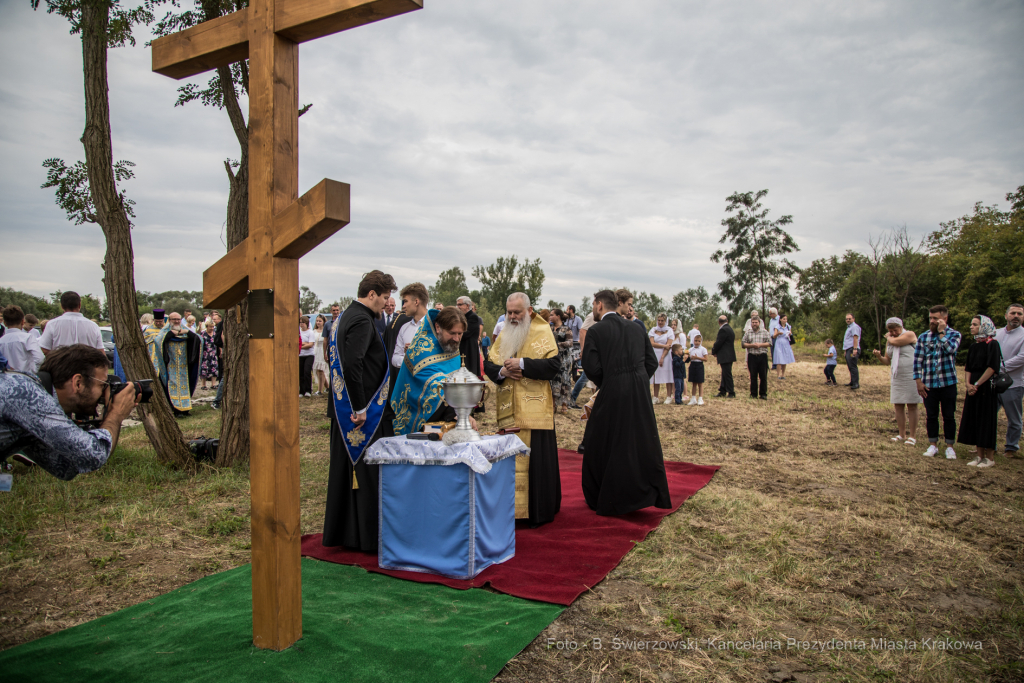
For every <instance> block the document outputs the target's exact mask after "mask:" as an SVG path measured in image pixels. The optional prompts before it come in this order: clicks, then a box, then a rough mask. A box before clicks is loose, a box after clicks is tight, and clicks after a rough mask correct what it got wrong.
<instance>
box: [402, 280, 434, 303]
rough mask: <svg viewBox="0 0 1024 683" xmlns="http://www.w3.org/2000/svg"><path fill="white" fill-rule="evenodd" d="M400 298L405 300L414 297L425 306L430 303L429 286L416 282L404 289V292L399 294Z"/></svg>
mask: <svg viewBox="0 0 1024 683" xmlns="http://www.w3.org/2000/svg"><path fill="white" fill-rule="evenodd" d="M398 296H399V297H401V298H403V299H404V298H405V297H407V296H414V297H416V298H417V299H419V301H420V303H421V304H423V305H424V306H426V305H427V302H429V301H430V294H429V293H428V292H427V286H426V285H424V284H423V283H422V282H414V283H412V284H411V285H406V286H405V287H402V291H401V292H399V293H398Z"/></svg>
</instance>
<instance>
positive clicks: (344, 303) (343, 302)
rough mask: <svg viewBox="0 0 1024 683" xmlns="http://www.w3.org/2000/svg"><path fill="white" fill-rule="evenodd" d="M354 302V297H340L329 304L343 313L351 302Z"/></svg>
mask: <svg viewBox="0 0 1024 683" xmlns="http://www.w3.org/2000/svg"><path fill="white" fill-rule="evenodd" d="M355 300H356V298H355V297H354V296H341V297H338V298H337V299H336V300H335V301H334V303H332V304H331V306H338V307H340V308H341V310H342V312H344V311H345V309H346V308H348V307H349V306H350V305H351V304H352V302H353V301H355ZM328 308H329V307H328Z"/></svg>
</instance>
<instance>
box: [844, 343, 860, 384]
mask: <svg viewBox="0 0 1024 683" xmlns="http://www.w3.org/2000/svg"><path fill="white" fill-rule="evenodd" d="M859 359H860V358H859V355H858V356H855V355H853V349H846V369H847V370H849V371H850V386H852V387H859V386H860V370H859V369H858V368H857V361H858V360H859Z"/></svg>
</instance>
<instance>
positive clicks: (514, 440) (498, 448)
mask: <svg viewBox="0 0 1024 683" xmlns="http://www.w3.org/2000/svg"><path fill="white" fill-rule="evenodd" d="M529 453H530V449H529V448H527V447H526V444H524V443H523V442H522V440H520V438H519V437H518V436H516V435H515V434H505V435H504V436H485V437H482V438H481V440H480V441H470V442H466V443H457V444H453V445H451V446H446V445H444V443H442V442H441V441H420V440H418V439H407V438H405V437H404V436H392V437H388V438H386V439H379V440H377V442H376V443H374V444H373V445H371V446H370V447H369V448H368V449H367V450H366V453H365V454H364V455H363V460H364V461H366V463H367V464H369V465H456V464H459V463H462V464H463V465H466V466H468V467H469V468H470V469H471V470H473V471H474V472H476V473H477V474H487V473H488V472H490V471H491V464H492V463H496V462H498V461H499V460H504V459H505V458H510V457H512V456H513V455H528V454H529Z"/></svg>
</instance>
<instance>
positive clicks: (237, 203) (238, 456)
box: [216, 65, 249, 467]
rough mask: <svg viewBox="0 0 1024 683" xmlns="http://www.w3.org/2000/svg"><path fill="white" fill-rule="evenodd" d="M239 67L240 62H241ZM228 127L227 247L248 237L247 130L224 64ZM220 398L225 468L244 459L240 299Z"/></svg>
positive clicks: (244, 333)
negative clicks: (235, 149)
mask: <svg viewBox="0 0 1024 683" xmlns="http://www.w3.org/2000/svg"><path fill="white" fill-rule="evenodd" d="M243 68H244V65H243ZM217 73H218V75H219V76H220V82H221V88H222V90H223V92H224V107H225V108H226V109H227V112H228V118H229V119H230V120H231V127H232V129H233V130H234V132H235V137H236V138H237V139H238V145H239V147H240V148H241V157H240V158H239V165H238V172H237V173H232V171H231V164H230V163H228V162H225V163H224V167H225V169H226V170H227V173H228V180H229V183H230V189H229V191H228V216H227V241H228V251H231V250H232V249H234V248H235V247H236V246H238V245H239V244H241V243H243V242H244V241H245V240H246V239H248V237H249V130H248V127H247V126H246V124H245V118H244V116H243V115H242V109H241V107H240V106H239V104H238V98H237V97H236V94H235V89H234V85H233V82H232V80H231V72H230V70H229V69H228V67H220V68H219V69H218V70H217ZM225 313H226V315H225V319H224V357H223V362H224V376H223V377H222V378H221V381H222V382H227V384H226V385H225V386H224V403H223V406H222V410H223V413H222V416H221V428H220V447H219V448H218V450H217V463H216V464H217V465H219V466H221V467H227V466H230V465H238V464H243V463H248V462H249V324H248V304H247V303H246V302H245V301H242V302H241V303H240V304H239V305H238V306H237V307H235V308H234V309H229V310H227V311H225Z"/></svg>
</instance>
